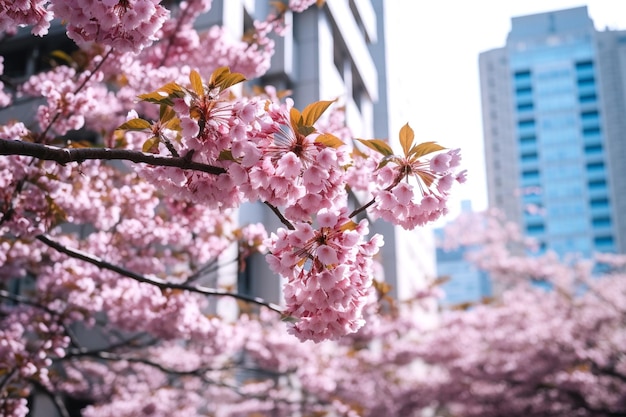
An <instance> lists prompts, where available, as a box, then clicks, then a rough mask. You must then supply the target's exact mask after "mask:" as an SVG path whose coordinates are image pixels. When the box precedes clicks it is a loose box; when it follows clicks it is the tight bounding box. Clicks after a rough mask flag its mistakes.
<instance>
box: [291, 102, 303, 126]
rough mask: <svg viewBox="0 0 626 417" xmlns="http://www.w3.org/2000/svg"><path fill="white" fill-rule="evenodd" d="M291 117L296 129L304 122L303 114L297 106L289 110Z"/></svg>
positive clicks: (292, 124)
mask: <svg viewBox="0 0 626 417" xmlns="http://www.w3.org/2000/svg"><path fill="white" fill-rule="evenodd" d="M289 119H290V120H291V126H292V127H293V128H294V129H296V128H297V127H298V126H302V125H303V124H304V123H303V121H302V120H303V119H302V115H301V114H300V111H299V110H298V109H296V108H295V107H292V108H291V110H289Z"/></svg>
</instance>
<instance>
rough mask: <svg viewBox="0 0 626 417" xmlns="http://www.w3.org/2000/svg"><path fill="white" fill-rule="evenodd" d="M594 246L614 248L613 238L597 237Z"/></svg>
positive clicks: (594, 239)
mask: <svg viewBox="0 0 626 417" xmlns="http://www.w3.org/2000/svg"><path fill="white" fill-rule="evenodd" d="M593 243H594V245H596V246H598V247H603V248H606V247H612V246H613V236H596V237H594V238H593Z"/></svg>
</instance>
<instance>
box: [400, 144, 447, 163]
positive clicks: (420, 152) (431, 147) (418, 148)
mask: <svg viewBox="0 0 626 417" xmlns="http://www.w3.org/2000/svg"><path fill="white" fill-rule="evenodd" d="M444 149H446V148H444V147H443V146H441V145H438V144H437V143H435V142H424V143H420V144H419V145H415V146H413V147H412V148H411V150H410V151H409V154H408V156H412V157H413V158H415V159H417V158H419V157H422V156H424V155H428V154H429V153H433V152H437V151H443V150H444Z"/></svg>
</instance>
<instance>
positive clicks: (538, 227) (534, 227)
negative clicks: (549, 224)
mask: <svg viewBox="0 0 626 417" xmlns="http://www.w3.org/2000/svg"><path fill="white" fill-rule="evenodd" d="M545 231H546V227H545V226H544V225H543V223H540V224H529V225H526V233H527V234H529V235H531V236H533V235H540V234H543V233H544V232H545Z"/></svg>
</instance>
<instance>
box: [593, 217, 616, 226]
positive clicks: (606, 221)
mask: <svg viewBox="0 0 626 417" xmlns="http://www.w3.org/2000/svg"><path fill="white" fill-rule="evenodd" d="M591 224H592V225H593V227H595V228H609V227H611V225H612V222H611V218H610V217H609V216H603V217H594V218H593V219H592V221H591Z"/></svg>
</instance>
